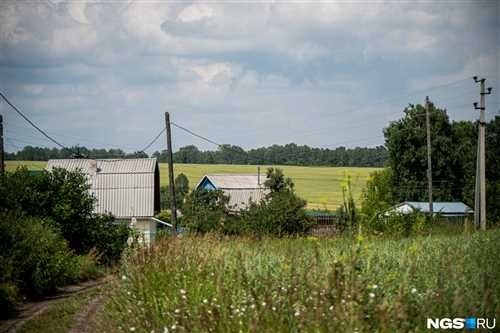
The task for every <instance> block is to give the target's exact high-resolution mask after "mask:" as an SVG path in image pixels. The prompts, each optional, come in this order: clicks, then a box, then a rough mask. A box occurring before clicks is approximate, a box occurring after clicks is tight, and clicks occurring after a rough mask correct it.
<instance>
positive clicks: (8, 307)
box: [0, 281, 21, 319]
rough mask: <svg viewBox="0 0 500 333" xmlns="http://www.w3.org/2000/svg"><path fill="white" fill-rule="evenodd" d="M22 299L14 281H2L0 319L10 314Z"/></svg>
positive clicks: (0, 288)
mask: <svg viewBox="0 0 500 333" xmlns="http://www.w3.org/2000/svg"><path fill="white" fill-rule="evenodd" d="M20 301H21V296H20V295H19V290H18V289H17V287H16V285H15V284H14V283H13V282H9V281H6V282H0V319H1V318H7V317H8V316H10V315H11V314H12V312H13V310H14V309H15V308H16V306H17V305H18V304H19V303H20Z"/></svg>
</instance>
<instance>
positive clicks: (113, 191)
mask: <svg viewBox="0 0 500 333" xmlns="http://www.w3.org/2000/svg"><path fill="white" fill-rule="evenodd" d="M53 168H63V169H66V170H68V171H76V170H80V171H81V172H83V173H84V174H85V176H86V177H87V184H88V185H90V190H89V191H90V193H91V194H93V195H94V196H95V197H96V199H97V203H96V205H95V207H94V211H95V212H96V213H111V214H113V215H114V216H115V217H117V218H129V217H151V216H154V214H155V211H157V210H158V209H159V170H158V164H157V161H156V158H138V159H123V160H121V159H96V160H94V159H57V160H49V161H48V163H47V167H46V169H47V170H48V171H51V170H52V169H53Z"/></svg>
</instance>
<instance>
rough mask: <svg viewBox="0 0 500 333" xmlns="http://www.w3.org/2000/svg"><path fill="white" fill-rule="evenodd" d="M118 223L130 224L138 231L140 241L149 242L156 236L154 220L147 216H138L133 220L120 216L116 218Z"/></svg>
mask: <svg viewBox="0 0 500 333" xmlns="http://www.w3.org/2000/svg"><path fill="white" fill-rule="evenodd" d="M118 222H120V223H126V224H127V225H129V226H131V227H132V228H133V229H134V230H135V231H137V232H139V235H140V237H141V240H140V241H142V242H144V244H148V245H149V244H151V243H152V242H154V240H155V238H156V232H157V226H156V222H154V221H153V220H151V218H148V217H138V218H136V219H135V222H133V221H132V219H131V218H121V219H118Z"/></svg>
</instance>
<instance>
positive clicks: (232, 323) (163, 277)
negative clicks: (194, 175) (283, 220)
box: [98, 230, 500, 332]
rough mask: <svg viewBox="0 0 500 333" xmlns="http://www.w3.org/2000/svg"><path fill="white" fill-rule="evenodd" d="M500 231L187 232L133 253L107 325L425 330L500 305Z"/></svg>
mask: <svg viewBox="0 0 500 333" xmlns="http://www.w3.org/2000/svg"><path fill="white" fill-rule="evenodd" d="M499 255H500V230H493V231H488V232H484V233H476V234H473V235H454V236H428V237H415V238H407V239H400V240H397V239H392V240H391V239H371V240H366V239H365V240H362V239H358V240H351V239H347V238H336V239H316V238H313V237H308V238H298V239H281V240H279V239H264V240H252V239H248V238H243V239H242V238H237V239H234V238H226V239H221V238H217V237H215V236H207V237H184V238H182V239H170V240H164V241H163V242H159V243H157V244H156V245H155V246H154V247H152V248H150V249H144V250H143V251H140V252H139V253H137V254H135V255H132V256H130V257H129V258H128V259H126V260H125V263H124V266H123V268H122V273H121V276H120V279H119V281H118V282H117V284H116V285H115V287H114V293H113V295H112V296H111V298H110V299H109V301H108V303H107V304H106V305H105V309H104V310H103V312H102V313H101V318H100V320H98V322H100V324H99V325H100V327H99V330H100V331H106V332H131V331H135V332H173V331H175V332H177V331H180V332H201V331H204V332H298V331H305V332H326V331H329V332H374V331H376V332H420V331H426V327H425V325H426V324H425V323H426V318H428V317H435V318H443V317H451V318H453V317H464V316H479V317H495V316H496V317H497V318H498V316H499V315H500V270H499V269H498V262H497V260H498V257H499Z"/></svg>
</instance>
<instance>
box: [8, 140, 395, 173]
mask: <svg viewBox="0 0 500 333" xmlns="http://www.w3.org/2000/svg"><path fill="white" fill-rule="evenodd" d="M78 156H80V157H88V158H139V157H148V155H147V154H146V153H145V152H141V151H139V152H134V153H125V152H124V151H123V150H121V149H109V150H106V149H88V148H85V147H71V148H63V149H57V148H41V147H32V146H26V147H24V148H23V149H22V150H20V151H18V152H15V153H6V155H5V158H6V159H7V160H27V161H47V160H49V159H54V158H74V157H78ZM387 156H388V153H387V149H386V148H385V147H384V146H378V147H375V148H361V147H356V148H345V147H338V148H336V149H326V148H311V147H309V146H298V145H296V144H295V143H289V144H286V145H284V146H282V145H272V146H269V147H262V148H256V149H250V150H244V149H243V148H241V147H238V146H232V145H221V146H219V148H218V149H217V150H214V151H201V150H199V149H198V148H197V147H196V146H192V145H191V146H185V147H182V148H180V149H179V150H178V151H176V152H175V153H174V162H176V163H199V164H251V165H258V164H262V165H266V164H268V165H304V166H305V165H310V166H349V167H350V166H358V167H381V166H384V165H385V162H386V160H387ZM151 157H156V158H157V159H158V160H159V161H160V162H166V161H167V151H166V150H162V151H155V152H154V153H153V154H151Z"/></svg>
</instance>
